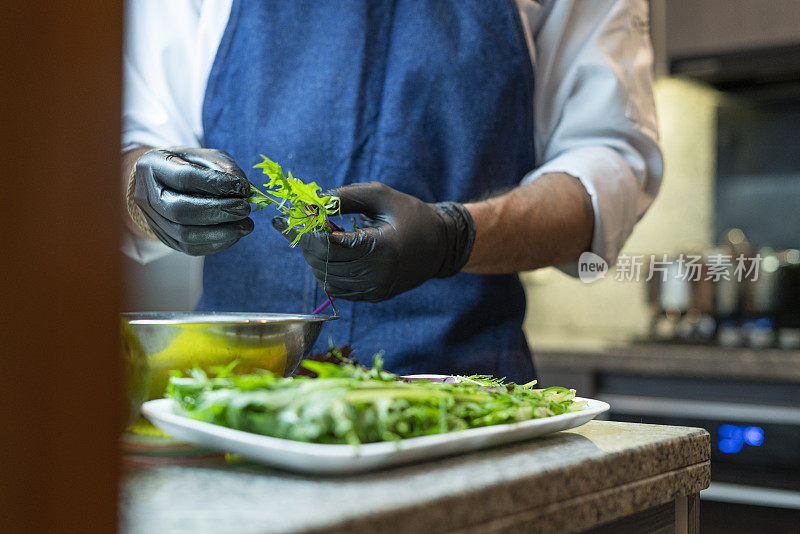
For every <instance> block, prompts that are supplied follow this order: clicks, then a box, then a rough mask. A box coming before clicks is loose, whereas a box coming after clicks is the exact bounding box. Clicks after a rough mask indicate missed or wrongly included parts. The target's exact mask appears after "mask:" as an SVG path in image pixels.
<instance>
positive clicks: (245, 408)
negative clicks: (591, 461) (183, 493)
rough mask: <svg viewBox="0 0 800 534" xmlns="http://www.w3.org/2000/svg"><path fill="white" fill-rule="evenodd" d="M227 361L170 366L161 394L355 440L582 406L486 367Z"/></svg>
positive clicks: (222, 416)
mask: <svg viewBox="0 0 800 534" xmlns="http://www.w3.org/2000/svg"><path fill="white" fill-rule="evenodd" d="M234 365H235V364H232V365H230V366H228V367H225V368H222V369H218V370H217V376H215V377H209V376H208V375H207V374H206V373H205V372H203V371H202V370H201V369H193V370H192V371H191V372H190V373H189V376H188V377H183V376H180V373H177V372H175V373H174V374H173V376H172V377H171V379H170V383H169V386H168V389H167V396H168V397H170V398H172V399H174V401H175V402H176V404H177V406H178V407H179V408H180V410H181V411H182V412H183V414H184V415H186V416H188V417H191V418H193V419H197V420H200V421H205V422H209V423H214V424H218V425H223V426H226V427H230V428H235V429H238V430H244V431H247V432H254V433H257V434H263V435H267V436H273V437H278V438H284V439H291V440H296V441H305V442H313V443H344V444H352V445H358V444H360V443H372V442H377V441H397V440H399V439H402V438H411V437H416V436H424V435H428V434H439V433H443V432H452V431H456V430H463V429H467V428H475V427H482V426H489V425H496V424H502V423H515V422H518V421H525V420H528V419H534V418H540V417H548V416H552V415H559V414H563V413H567V412H572V411H577V410H580V409H583V408H584V405H585V403H583V402H575V401H573V398H574V396H575V390H572V389H567V388H563V387H550V388H545V389H534V387H533V385H534V384H535V382H531V383H528V384H523V385H517V384H514V383H506V382H504V381H503V379H497V378H492V377H491V376H486V375H474V376H467V377H463V376H462V377H459V379H460V381H459V382H457V383H432V382H429V381H413V382H405V381H402V380H401V379H400V377H398V376H397V375H395V374H392V373H388V372H386V371H384V370H383V369H382V362H381V358H380V355H376V356H375V360H374V367H373V368H372V369H366V368H364V367H361V366H359V365H357V364H354V363H352V362H349V361H344V362H342V363H340V364H336V363H328V362H319V361H305V362H303V366H304V367H306V368H307V369H309V370H310V371H313V372H314V373H316V374H317V377H316V378H309V377H304V376H298V377H294V378H283V377H279V376H276V375H274V374H272V373H270V372H266V371H265V372H262V373H258V374H248V375H238V376H237V375H234V374H233V372H232V371H233V367H234Z"/></svg>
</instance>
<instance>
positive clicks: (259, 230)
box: [122, 0, 662, 382]
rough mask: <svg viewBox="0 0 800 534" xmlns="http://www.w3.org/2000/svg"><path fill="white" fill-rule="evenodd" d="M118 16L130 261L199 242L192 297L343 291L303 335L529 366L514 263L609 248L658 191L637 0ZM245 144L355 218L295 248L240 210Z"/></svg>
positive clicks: (435, 1) (284, 307)
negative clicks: (326, 317) (122, 40)
mask: <svg viewBox="0 0 800 534" xmlns="http://www.w3.org/2000/svg"><path fill="white" fill-rule="evenodd" d="M127 20H128V28H127V37H126V44H125V55H124V74H125V82H124V84H125V101H124V109H123V138H122V149H123V153H124V157H123V179H124V181H125V190H126V192H127V198H126V199H127V207H128V213H129V221H128V222H129V226H130V228H131V230H132V231H133V232H134V233H135V234H137V239H139V240H140V241H139V243H140V245H139V246H137V247H134V248H135V249H136V250H138V252H137V253H135V255H138V257H139V259H140V260H142V261H147V260H149V259H152V258H154V257H158V255H160V254H162V252H160V251H158V250H155V252H154V251H153V250H154V249H157V248H158V247H162V248H163V249H164V250H167V247H168V249H174V250H177V251H180V252H182V253H186V254H191V255H202V256H205V263H204V270H203V294H202V297H201V300H200V302H199V305H198V309H199V310H221V311H251V312H264V311H269V312H286V313H307V312H309V311H310V310H312V309H314V308H315V307H316V305H317V304H319V303H320V302H322V301H323V300H325V294H326V293H327V294H328V295H330V296H333V297H338V298H339V300H337V304H338V311H339V314H340V318H339V319H338V320H337V321H334V322H331V323H328V325H327V326H326V330H325V332H324V335H323V336H322V338H323V339H320V340H319V341H318V346H317V349H321V348H324V347H326V346H327V344H328V339H329V337H330V338H331V339H332V340H333V341H334V342H335V343H337V344H344V343H352V344H353V346H354V348H355V350H356V352H357V353H358V354H360V355H361V356H362V360H364V359H368V355H370V354H372V353H373V352H376V351H378V350H383V351H384V352H385V366H386V368H387V369H390V370H392V371H396V372H401V373H409V372H416V373H420V372H430V373H447V374H450V373H459V374H471V373H491V374H494V375H496V376H505V377H507V378H508V379H509V380H515V381H518V382H525V381H528V380H530V379H532V378H533V377H534V368H533V363H532V359H531V354H530V352H529V349H528V345H527V343H526V340H525V337H524V335H523V332H522V320H523V316H524V313H525V295H524V293H523V288H522V285H521V284H520V281H519V278H518V276H517V273H518V272H519V271H524V270H529V269H535V268H539V267H545V266H550V265H555V266H559V267H560V268H562V269H563V270H564V271H566V272H568V273H571V274H575V272H576V266H575V262H576V260H577V258H578V257H579V256H580V254H581V253H583V252H585V251H591V252H593V253H595V254H597V255H599V256H601V257H603V258H604V259H605V260H607V261H608V262H609V263H613V261H614V259H615V257H616V255H617V253H618V252H619V251H620V249H621V247H622V245H623V244H624V242H625V240H626V239H627V237H628V236H629V235H630V233H631V230H632V228H633V226H634V224H635V223H636V222H637V221H638V220H639V218H640V217H641V216H642V215H643V213H644V212H645V210H646V209H647V207H648V206H649V205H650V203H651V202H652V201H653V199H654V197H655V195H656V193H657V191H658V188H659V185H660V182H661V175H662V159H661V154H660V152H659V148H658V145H657V133H656V121H655V113H654V109H653V108H654V106H653V95H652V74H651V67H652V52H651V47H650V44H649V40H648V28H647V26H648V23H647V21H648V13H647V5H646V2H645V1H644V0H638V1H637V0H592V1H588V0H557V1H549V2H534V1H530V0H516V1H514V0H491V1H489V0H347V1H342V2H325V1H319V0H314V1H312V0H294V1H292V2H277V1H275V2H273V1H261V0H233V1H231V0H205V1H204V0H171V1H169V2H162V1H160V0H133V1H131V2H129V3H128V13H127ZM259 154H265V155H267V156H268V157H269V158H270V159H272V160H274V161H276V162H278V163H280V164H281V165H282V166H283V167H284V169H288V170H291V171H292V173H293V174H294V175H295V176H297V177H300V178H301V179H303V180H304V181H307V182H308V181H315V182H317V183H318V184H320V185H321V186H323V187H324V188H326V189H331V190H332V191H331V193H330V194H334V195H337V196H339V197H340V198H341V208H342V213H343V214H359V215H360V217H361V221H362V224H361V225H360V227H359V229H358V230H355V231H344V232H334V233H332V234H330V235H326V234H314V235H306V236H304V237H303V239H302V240H301V241H300V244H299V247H298V248H290V247H289V246H288V241H287V240H286V235H283V234H282V232H280V231H275V229H273V226H274V227H275V228H276V229H278V230H285V228H286V221H285V220H283V219H281V218H280V217H278V218H276V219H275V220H274V221H273V222H272V224H270V220H269V217H268V216H264V215H254V216H253V217H252V218H251V217H250V216H249V215H250V206H249V204H248V202H247V200H246V198H247V196H248V195H249V182H248V180H249V181H250V182H253V183H254V184H257V185H260V184H262V183H263V182H264V180H263V178H262V175H260V171H258V170H254V169H253V168H252V167H253V165H254V164H255V163H258V162H260V161H261V158H260V157H259ZM148 239H150V240H152V241H151V242H149V243H148V242H147V241H146V240H148ZM155 240H158V241H160V243H163V245H166V247H163V245H161V244H159V245H158V246H157V247H154V246H153V245H152V243H155V242H156V241H155ZM148 250H149V252H146V251H148Z"/></svg>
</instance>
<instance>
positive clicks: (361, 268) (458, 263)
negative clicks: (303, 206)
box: [272, 182, 475, 302]
mask: <svg viewBox="0 0 800 534" xmlns="http://www.w3.org/2000/svg"><path fill="white" fill-rule="evenodd" d="M322 194H323V195H333V196H338V197H339V198H340V201H341V211H342V213H343V214H344V213H358V214H361V216H362V220H363V223H364V224H363V227H362V228H359V229H358V230H356V231H354V232H333V233H330V234H328V233H324V232H314V233H308V234H305V235H303V237H302V238H301V239H300V242H299V245H300V247H301V248H302V249H303V255H304V256H305V259H306V261H307V262H308V264H309V265H311V267H312V269H313V270H314V276H315V277H316V278H317V280H318V281H319V283H320V284H321V285H322V286H323V289H324V290H325V291H326V293H327V294H328V295H330V296H332V297H338V298H343V299H347V300H366V301H371V302H377V301H381V300H386V299H390V298H392V297H394V296H395V295H397V294H399V293H402V292H403V291H408V290H409V289H413V288H415V287H417V286H419V285H420V284H422V283H423V282H425V281H426V280H429V279H431V278H445V277H448V276H452V275H454V274H456V273H457V272H458V271H460V270H461V268H462V267H463V266H464V265H465V264H466V263H467V260H468V259H469V254H470V252H471V251H472V243H473V241H474V239H475V225H474V223H473V222H472V217H471V216H470V214H469V212H468V211H467V209H466V208H465V207H464V206H463V205H461V204H457V203H455V202H443V203H439V204H428V203H425V202H422V201H421V200H419V199H418V198H415V197H412V196H410V195H406V194H405V193H401V192H400V191H397V190H395V189H392V188H391V187H389V186H386V185H384V184H382V183H379V182H368V183H360V184H353V185H348V186H345V187H342V188H339V189H333V190H330V191H326V192H325V193H322ZM272 225H273V226H274V227H275V229H277V230H279V231H281V232H285V230H286V228H287V220H286V217H285V216H278V217H275V218H274V219H273V220H272ZM284 235H285V236H286V237H287V238H288V239H290V240H292V239H294V235H295V234H294V232H293V231H289V233H285V234H284ZM326 271H327V272H326Z"/></svg>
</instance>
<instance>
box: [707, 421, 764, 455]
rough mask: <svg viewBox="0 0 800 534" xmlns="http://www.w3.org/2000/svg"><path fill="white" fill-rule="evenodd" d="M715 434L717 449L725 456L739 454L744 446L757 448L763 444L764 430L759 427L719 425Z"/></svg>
mask: <svg viewBox="0 0 800 534" xmlns="http://www.w3.org/2000/svg"><path fill="white" fill-rule="evenodd" d="M717 434H718V435H719V441H718V442H717V447H718V448H719V451H720V452H724V453H726V454H736V453H737V452H741V450H742V449H743V448H744V446H745V445H750V446H751V447H759V446H761V444H762V443H764V429H763V428H761V427H760V426H739V425H727V424H726V425H719V429H718V430H717Z"/></svg>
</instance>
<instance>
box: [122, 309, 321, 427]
mask: <svg viewBox="0 0 800 534" xmlns="http://www.w3.org/2000/svg"><path fill="white" fill-rule="evenodd" d="M333 319H336V317H332V316H327V315H289V314H280V313H228V312H226V313H186V312H179V313H176V312H142V313H123V314H121V324H120V327H121V342H122V360H123V365H124V368H125V375H126V382H127V389H128V394H129V399H130V405H131V411H132V414H131V415H135V414H136V413H137V412H138V409H139V406H140V405H141V403H142V402H143V401H145V400H147V399H148V398H158V397H162V396H163V395H164V391H165V389H166V385H167V381H168V380H169V372H170V371H172V370H174V369H177V370H184V369H189V368H191V367H194V366H199V367H202V368H204V369H206V370H211V368H213V367H215V366H220V365H228V364H230V363H231V362H233V361H238V363H237V365H236V367H235V369H234V372H237V373H247V372H250V371H252V370H253V369H268V370H270V371H272V372H274V373H276V374H282V375H285V376H289V375H291V374H292V373H294V372H295V371H296V370H297V367H298V366H299V365H300V361H301V360H302V359H303V357H305V356H306V355H307V354H308V351H309V350H311V347H312V345H313V344H314V342H315V341H316V340H317V337H318V336H319V332H320V329H321V328H322V325H323V324H324V323H325V322H326V321H330V320H333Z"/></svg>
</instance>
